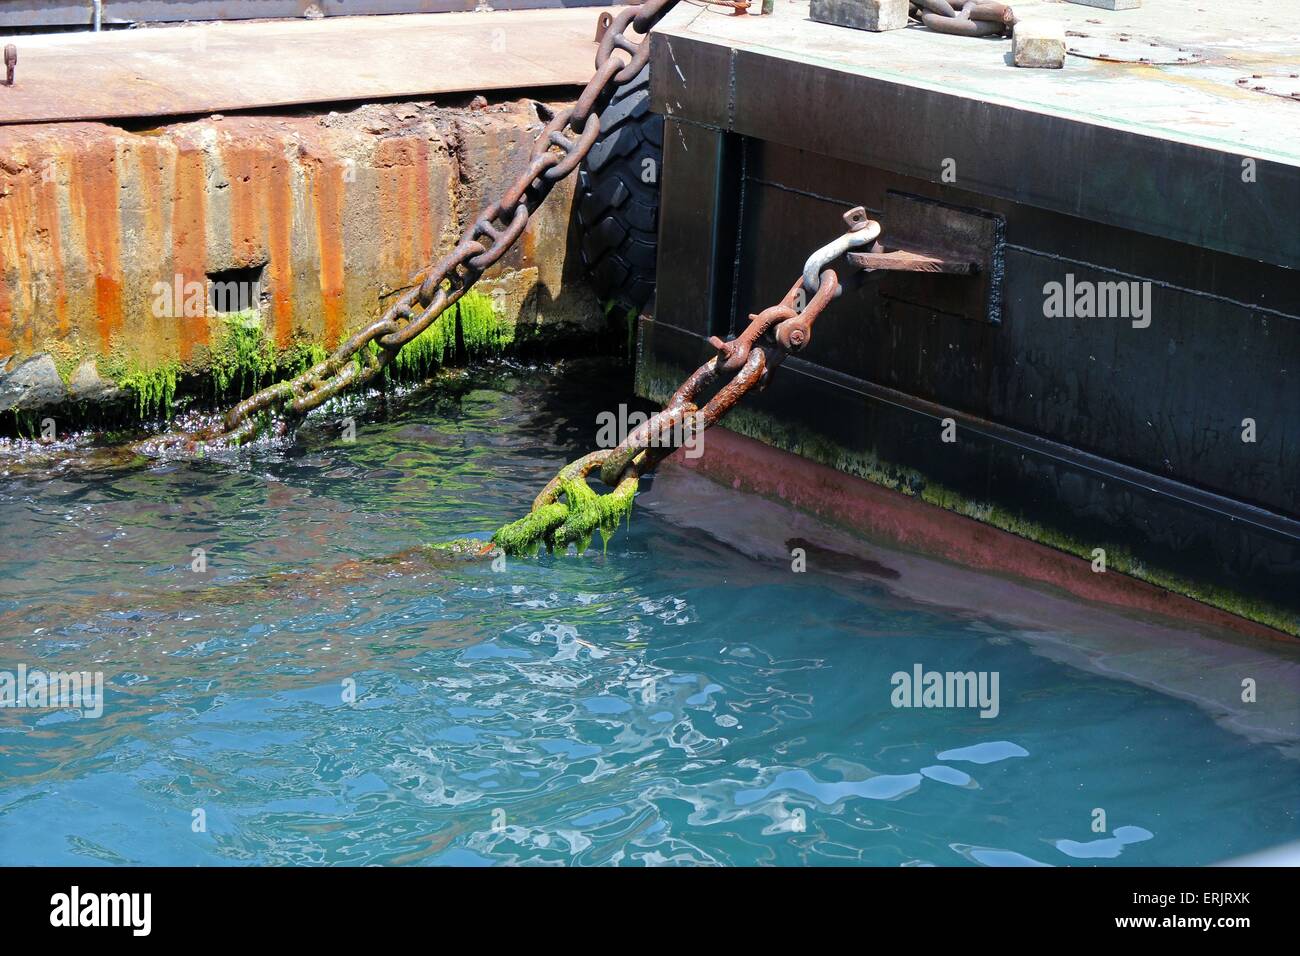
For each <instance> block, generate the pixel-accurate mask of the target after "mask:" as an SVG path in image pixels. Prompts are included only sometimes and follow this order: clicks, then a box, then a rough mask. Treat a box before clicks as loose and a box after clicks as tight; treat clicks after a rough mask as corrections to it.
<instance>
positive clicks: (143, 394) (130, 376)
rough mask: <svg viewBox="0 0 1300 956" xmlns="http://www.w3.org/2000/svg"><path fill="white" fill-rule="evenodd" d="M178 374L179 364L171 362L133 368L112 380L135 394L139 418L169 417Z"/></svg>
mask: <svg viewBox="0 0 1300 956" xmlns="http://www.w3.org/2000/svg"><path fill="white" fill-rule="evenodd" d="M179 376H180V366H179V365H177V364H175V363H172V364H168V365H162V366H159V367H158V368H152V369H135V370H132V371H130V372H127V373H125V374H124V375H120V376H115V377H114V381H115V382H116V383H117V384H118V385H119V386H120V387H122V388H125V389H126V390H127V391H129V392H131V393H132V394H133V395H134V396H135V401H136V408H137V410H138V412H139V415H140V418H141V419H144V418H152V417H154V416H156V415H162V416H163V417H164V418H171V415H172V400H173V399H174V398H175V397H176V381H177V379H178V378H179Z"/></svg>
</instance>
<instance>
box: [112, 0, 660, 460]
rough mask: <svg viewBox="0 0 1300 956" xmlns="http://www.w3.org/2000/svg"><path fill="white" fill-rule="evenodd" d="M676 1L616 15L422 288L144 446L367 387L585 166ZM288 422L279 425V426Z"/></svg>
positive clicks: (222, 436) (222, 433) (217, 431)
mask: <svg viewBox="0 0 1300 956" xmlns="http://www.w3.org/2000/svg"><path fill="white" fill-rule="evenodd" d="M677 2H678V0H646V2H645V3H642V4H640V5H639V6H630V7H626V8H624V9H623V10H621V11H619V12H618V13H617V14H615V15H614V16H613V18H612V20H611V21H610V22H609V25H608V27H607V28H606V29H605V30H604V32H603V35H602V36H601V39H600V45H599V47H598V48H597V51H596V73H595V75H594V76H592V78H591V79H590V80H589V81H588V82H587V85H586V86H585V87H584V88H583V90H582V93H581V94H580V95H579V96H578V99H577V102H576V103H574V105H573V106H572V107H570V108H568V109H566V110H563V111H562V112H560V113H557V114H556V115H555V116H554V117H553V118H552V119H551V121H550V122H549V123H547V124H546V127H545V128H544V129H543V130H542V132H541V134H540V135H539V136H538V138H537V140H536V143H535V145H534V147H533V152H532V157H531V159H530V162H529V164H528V168H527V169H526V170H525V171H524V172H523V174H522V175H520V177H519V179H518V180H517V181H516V182H515V183H514V185H513V186H511V187H510V188H509V189H508V190H506V192H505V194H504V195H503V196H502V197H501V198H500V199H498V200H497V201H496V202H494V203H492V204H491V205H489V206H487V207H486V208H485V209H484V210H483V211H482V212H481V213H480V214H479V216H478V218H477V219H476V220H475V221H474V222H473V224H472V225H470V226H469V228H467V229H466V230H465V231H464V233H462V235H461V237H460V240H459V241H458V242H457V244H456V247H455V248H454V249H452V251H451V252H449V253H448V254H447V255H446V256H444V257H443V258H442V259H441V260H440V261H439V262H437V263H436V264H434V265H433V266H432V267H431V268H429V269H428V270H427V271H426V272H423V273H421V274H420V276H417V278H420V277H421V276H422V277H423V278H422V281H421V282H420V284H419V285H418V286H416V287H414V288H412V289H410V290H409V291H407V292H406V293H405V294H403V295H402V296H401V298H399V299H398V300H397V301H396V302H395V303H394V304H393V305H392V306H391V307H389V309H388V310H387V311H386V312H385V313H384V315H383V316H382V317H381V318H379V319H377V320H375V321H374V322H372V323H370V324H369V325H367V326H366V327H365V328H363V329H361V330H360V331H358V332H356V333H354V334H353V335H352V336H351V337H350V338H348V340H347V341H345V342H344V343H343V344H342V345H340V346H339V347H338V348H336V349H335V350H334V352H333V353H332V354H331V355H330V356H329V357H328V358H326V359H325V360H324V361H322V362H319V363H317V364H316V365H313V366H312V367H311V368H309V369H307V370H306V371H304V372H303V373H302V374H300V375H298V376H296V377H295V378H292V379H289V380H287V381H284V382H278V383H276V384H274V385H270V386H268V387H267V388H264V389H262V390H261V391H259V392H257V393H256V394H254V395H251V396H250V397H248V398H246V399H244V400H243V401H241V402H240V403H239V404H237V405H235V406H234V407H233V408H231V409H230V410H229V411H228V412H227V413H226V414H225V415H224V416H223V417H222V419H221V421H220V422H218V423H216V424H214V425H212V426H210V427H208V428H206V429H203V430H201V431H198V432H185V433H172V434H168V435H163V436H158V437H155V438H152V439H149V440H147V441H145V442H142V443H140V445H139V446H138V447H140V448H141V450H145V451H149V452H160V451H165V450H167V449H169V448H183V449H186V450H194V449H196V448H201V447H207V446H217V447H220V446H223V445H240V444H242V443H244V442H246V441H249V440H250V439H252V438H253V437H255V436H256V434H257V432H258V429H259V418H260V417H261V416H263V415H265V414H269V413H271V412H279V413H280V414H281V415H282V417H283V418H300V417H302V416H303V415H306V414H307V413H308V412H310V411H311V410H312V409H314V408H317V407H319V406H320V405H322V404H324V403H325V402H327V401H328V400H329V399H331V398H333V397H334V396H336V395H338V394H339V393H340V392H342V391H343V390H345V389H348V388H351V387H353V386H360V385H365V384H366V383H368V382H370V381H371V380H372V379H373V378H374V377H375V376H376V375H378V374H379V373H380V372H381V371H383V370H384V368H385V367H386V366H387V365H388V364H389V363H390V362H391V361H392V360H393V358H394V356H396V355H397V353H398V351H399V350H400V349H401V348H402V346H403V345H405V344H406V343H407V342H410V341H411V340H412V339H414V338H415V337H416V336H418V335H419V334H420V333H421V332H423V331H424V330H425V329H427V328H428V327H429V326H430V325H432V324H433V322H434V321H435V320H436V319H437V318H438V317H439V316H440V315H442V314H443V312H445V311H446V310H447V309H448V308H450V307H451V306H453V305H455V304H456V302H458V301H459V300H460V298H461V297H462V296H463V295H464V294H465V293H466V292H468V291H469V289H470V288H471V287H472V286H473V285H474V283H475V282H477V281H478V280H479V278H480V277H481V276H482V275H483V273H484V272H486V271H487V270H488V269H489V268H491V267H492V266H493V265H494V264H495V263H496V262H498V261H499V260H500V259H501V257H502V256H504V255H505V254H506V252H508V251H509V249H510V247H511V246H512V245H514V243H515V240H517V239H518V238H519V236H520V235H521V234H522V233H523V231H524V228H525V227H526V226H527V225H528V221H529V219H530V218H531V217H532V214H533V213H534V212H535V211H536V210H537V208H538V207H539V206H540V205H541V204H542V203H543V202H544V201H545V200H546V197H547V196H549V195H550V193H551V190H552V189H554V188H555V184H556V183H558V182H559V181H560V180H562V179H564V178H565V177H566V176H568V175H569V174H570V173H572V172H573V171H574V170H575V169H577V168H578V166H579V164H580V163H581V162H582V161H583V159H585V158H586V156H587V153H589V152H590V151H591V148H592V146H593V145H595V142H596V138H597V137H598V136H599V135H600V108H599V107H600V106H601V105H603V102H604V100H605V99H606V98H607V97H608V96H609V95H611V94H612V93H613V91H614V89H615V88H616V87H617V86H619V85H621V84H623V83H627V82H629V81H630V80H632V79H633V78H634V77H635V76H636V75H637V74H638V73H639V72H641V68H642V67H644V66H645V64H646V61H647V60H648V59H649V56H650V44H649V43H647V42H645V39H646V35H647V34H648V33H649V32H650V30H651V28H652V27H654V25H655V24H656V23H658V22H659V21H660V20H661V19H663V17H664V16H665V15H666V14H667V13H668V12H669V11H670V10H671V9H672V8H673V7H674V6H675V5H676V3H677ZM606 16H608V15H607V14H606ZM630 34H632V35H630ZM634 35H639V37H640V39H635V38H634ZM619 54H622V55H619ZM284 425H285V422H284V421H283V420H282V421H281V427H284Z"/></svg>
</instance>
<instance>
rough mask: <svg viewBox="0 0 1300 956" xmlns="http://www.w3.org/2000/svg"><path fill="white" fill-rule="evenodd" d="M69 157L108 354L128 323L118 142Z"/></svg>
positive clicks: (93, 145)
mask: <svg viewBox="0 0 1300 956" xmlns="http://www.w3.org/2000/svg"><path fill="white" fill-rule="evenodd" d="M69 158H70V160H71V162H70V163H69V167H70V174H71V178H70V182H69V188H70V192H71V207H72V215H73V217H74V219H75V220H76V224H78V225H80V227H81V228H80V231H81V234H82V235H83V236H84V237H85V238H84V242H85V257H86V258H85V264H86V268H87V271H88V273H89V275H88V277H89V280H90V283H91V286H92V288H93V289H94V303H95V305H94V308H95V320H96V331H97V332H98V336H99V347H100V348H101V349H102V350H104V351H105V352H107V351H110V350H111V349H112V347H113V337H114V335H115V334H116V333H117V332H118V331H119V330H120V329H121V328H122V326H123V324H124V320H123V315H122V230H121V222H120V220H119V210H118V192H119V184H118V170H117V143H116V142H115V141H113V140H111V139H110V140H107V141H102V140H91V141H89V142H87V143H86V144H85V148H84V149H78V150H75V151H73V152H72V153H71V155H70V157H69Z"/></svg>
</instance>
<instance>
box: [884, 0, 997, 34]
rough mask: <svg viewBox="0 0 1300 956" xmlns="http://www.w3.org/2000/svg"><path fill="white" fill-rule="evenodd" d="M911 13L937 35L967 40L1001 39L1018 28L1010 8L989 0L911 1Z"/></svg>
mask: <svg viewBox="0 0 1300 956" xmlns="http://www.w3.org/2000/svg"><path fill="white" fill-rule="evenodd" d="M909 12H910V13H911V16H912V18H913V19H914V20H917V21H919V22H921V23H923V24H925V25H926V26H927V27H929V28H930V29H931V30H934V31H935V32H936V33H952V34H955V35H957V36H964V37H987V36H1001V35H1003V34H1009V33H1010V32H1011V30H1012V28H1013V27H1014V26H1015V25H1016V15H1015V14H1014V13H1013V12H1012V11H1011V8H1010V7H1009V6H1007V5H1006V4H1005V3H992V2H990V0H911V4H910V6H909Z"/></svg>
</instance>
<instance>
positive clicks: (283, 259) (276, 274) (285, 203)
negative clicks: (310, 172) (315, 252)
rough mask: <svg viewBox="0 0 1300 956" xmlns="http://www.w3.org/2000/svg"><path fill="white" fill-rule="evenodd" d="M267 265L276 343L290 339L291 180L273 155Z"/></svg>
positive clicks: (286, 168)
mask: <svg viewBox="0 0 1300 956" xmlns="http://www.w3.org/2000/svg"><path fill="white" fill-rule="evenodd" d="M266 191H267V197H266V199H267V201H266V208H267V264H266V274H267V280H268V285H269V286H270V293H271V313H272V320H273V322H274V325H275V344H276V346H277V347H279V348H282V349H283V348H288V346H289V343H290V341H291V340H292V339H293V177H292V170H291V168H290V166H289V161H288V160H287V159H286V158H285V157H284V156H276V157H275V158H274V159H273V160H272V161H271V165H270V167H269V168H268V169H267V171H266Z"/></svg>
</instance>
